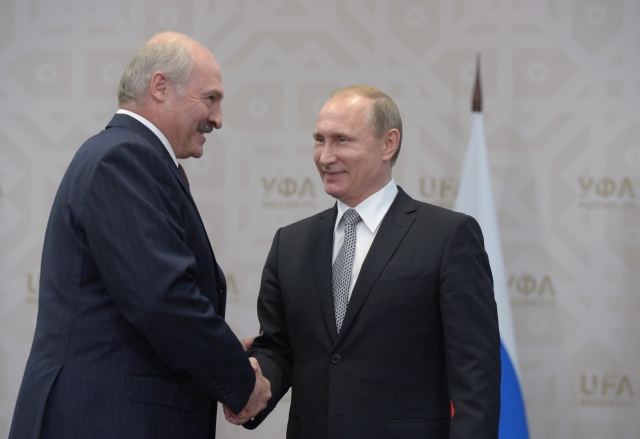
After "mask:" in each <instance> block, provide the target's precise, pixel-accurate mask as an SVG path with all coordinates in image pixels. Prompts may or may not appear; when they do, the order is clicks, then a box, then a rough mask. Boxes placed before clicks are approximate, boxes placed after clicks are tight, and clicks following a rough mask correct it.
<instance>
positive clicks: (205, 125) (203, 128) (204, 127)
mask: <svg viewBox="0 0 640 439" xmlns="http://www.w3.org/2000/svg"><path fill="white" fill-rule="evenodd" d="M213 128H214V126H213V124H212V123H210V122H202V123H201V124H200V125H198V131H200V132H201V133H202V134H208V133H210V132H211V131H213Z"/></svg>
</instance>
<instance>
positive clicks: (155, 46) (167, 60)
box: [118, 32, 197, 105]
mask: <svg viewBox="0 0 640 439" xmlns="http://www.w3.org/2000/svg"><path fill="white" fill-rule="evenodd" d="M195 44H197V42H196V41H195V40H193V39H191V38H189V37H188V36H186V35H183V34H179V33H177V32H165V33H161V34H157V35H156V36H154V37H153V38H151V39H150V40H149V41H147V42H146V43H145V44H144V45H143V46H142V47H141V48H139V49H138V50H137V51H136V53H134V54H133V56H132V57H131V58H130V59H129V61H128V62H127V65H126V66H125V67H124V70H123V72H122V76H121V77H120V85H119V86H118V104H120V105H122V104H124V103H135V104H140V103H142V101H143V100H144V97H145V95H146V93H147V91H148V88H149V84H150V82H151V77H152V76H153V74H154V73H156V72H163V73H164V74H165V75H167V78H168V79H169V82H170V83H171V84H172V85H173V86H174V87H175V88H176V92H177V93H178V94H179V95H181V94H182V93H184V86H185V85H186V84H187V83H188V82H189V80H190V79H191V71H192V70H193V58H192V56H191V48H192V47H193V46H194V45H195Z"/></svg>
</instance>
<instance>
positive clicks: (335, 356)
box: [331, 354, 342, 364]
mask: <svg viewBox="0 0 640 439" xmlns="http://www.w3.org/2000/svg"><path fill="white" fill-rule="evenodd" d="M340 360H342V357H341V356H340V355H339V354H333V355H332V356H331V362H332V363H333V364H338V363H340Z"/></svg>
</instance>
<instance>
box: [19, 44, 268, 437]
mask: <svg viewBox="0 0 640 439" xmlns="http://www.w3.org/2000/svg"><path fill="white" fill-rule="evenodd" d="M223 96H224V91H223V88H222V76H221V72H220V67H219V66H218V64H217V62H216V60H215V58H214V57H213V55H212V54H211V53H210V52H209V51H208V50H206V49H205V48H204V47H203V46H201V45H200V44H198V43H197V42H196V41H194V40H192V39H190V38H188V37H186V36H184V35H181V34H176V33H164V34H159V35H156V36H155V37H154V38H152V39H151V40H149V41H148V42H147V43H146V44H145V45H144V46H143V47H142V48H140V49H139V50H138V51H137V52H136V53H135V54H134V56H133V57H132V58H131V60H130V61H129V63H128V64H127V66H126V67H125V70H124V72H123V74H122V78H121V81H120V87H119V90H118V100H119V104H120V110H119V111H118V113H117V114H116V115H115V116H114V117H113V119H112V120H111V122H110V123H109V125H108V126H107V128H106V130H104V131H102V132H101V133H99V134H98V135H96V136H94V137H92V138H91V139H89V140H88V141H87V142H86V143H85V144H84V145H83V146H82V147H81V148H80V149H79V150H78V152H77V153H76V155H75V157H74V158H73V160H72V162H71V164H70V165H69V168H68V170H67V172H66V173H65V176H64V178H63V179H62V182H61V184H60V187H59V189H58V193H57V195H56V198H55V201H54V204H53V207H52V210H51V215H50V217H49V222H48V225H47V231H46V235H45V242H44V249H43V254H42V267H41V278H40V302H39V311H38V321H37V326H36V332H35V337H34V341H33V346H32V349H31V354H30V356H29V360H28V362H27V366H26V370H25V373H24V378H23V381H22V386H21V388H20V393H19V395H18V401H17V404H16V408H15V412H14V417H13V423H12V426H11V432H10V435H9V437H10V438H12V439H35V438H64V439H72V438H80V439H86V438H136V439H140V438H149V439H151V438H154V439H158V438H171V439H176V438H202V439H204V438H213V437H215V418H216V407H217V401H220V402H222V403H223V404H224V405H225V407H227V409H228V410H230V411H231V412H233V413H235V414H237V416H238V417H239V418H241V419H245V420H246V419H249V418H250V417H252V416H254V415H255V414H256V413H258V412H259V411H260V410H262V408H264V407H265V405H266V401H267V400H268V399H269V398H270V396H271V394H270V384H269V382H268V381H267V380H266V379H265V378H264V377H263V376H262V374H261V372H260V368H259V367H258V365H257V362H255V360H252V361H253V364H252V363H251V362H250V361H249V360H248V359H247V357H246V355H245V353H244V351H243V348H242V346H241V344H240V343H239V341H238V339H237V338H236V336H235V335H234V334H233V332H232V331H231V329H230V328H229V326H228V325H227V324H226V323H225V322H224V308H225V298H226V283H225V278H224V275H223V273H222V271H221V270H220V267H219V266H218V264H217V263H216V260H215V256H214V254H213V251H212V249H211V247H210V245H209V240H208V238H207V234H206V231H205V228H204V226H203V223H202V221H201V219H200V216H199V214H198V210H197V209H196V206H195V204H194V201H193V198H192V197H191V194H190V191H189V184H188V180H187V178H186V175H185V174H184V171H183V169H182V167H181V166H179V165H178V162H177V160H176V158H181V159H184V158H188V157H200V156H201V155H202V153H203V144H204V142H205V137H204V134H206V133H209V132H211V131H212V130H213V129H214V128H216V129H217V128H220V127H221V126H222V113H221V107H220V101H221V100H222V98H223Z"/></svg>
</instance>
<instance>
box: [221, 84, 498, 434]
mask: <svg viewBox="0 0 640 439" xmlns="http://www.w3.org/2000/svg"><path fill="white" fill-rule="evenodd" d="M401 137H402V122H401V120H400V114H399V112H398V109H397V107H396V105H395V104H394V103H393V101H392V100H391V99H390V98H389V97H388V96H387V95H386V94H384V93H383V92H381V91H380V90H377V89H375V88H373V87H368V86H352V87H348V88H346V89H342V90H338V91H337V92H334V94H333V95H332V98H331V99H330V100H329V101H328V102H327V103H326V104H325V105H324V107H323V108H322V110H321V111H320V114H319V116H318V122H317V125H316V131H315V133H314V138H315V152H314V161H315V163H316V166H317V168H318V171H319V173H320V176H321V178H322V181H323V183H324V188H325V191H326V192H327V193H328V194H329V195H331V196H333V197H334V198H336V199H337V200H338V201H337V203H336V205H335V206H334V207H333V208H331V209H329V210H326V211H324V212H321V213H319V214H317V215H314V216H312V217H310V218H307V219H304V220H302V221H299V222H297V223H294V224H291V225H289V226H287V227H283V228H281V229H280V230H278V232H277V233H276V235H275V238H274V240H273V245H272V247H271V251H270V252H269V256H268V258H267V261H266V265H265V268H264V271H263V274H262V284H261V288H260V293H259V298H258V317H259V320H260V325H261V328H262V330H263V334H262V335H261V336H259V337H257V338H256V339H255V341H254V343H253V348H252V349H251V350H250V351H249V354H250V355H253V356H254V357H255V358H256V359H257V360H258V362H259V363H260V366H261V368H262V371H263V373H264V375H265V376H266V377H267V378H268V379H269V381H270V382H271V390H272V393H273V397H272V399H271V400H270V401H269V403H268V404H267V408H266V409H265V410H264V411H263V412H262V413H260V414H259V415H258V416H257V417H256V418H255V419H254V420H253V421H250V422H248V423H245V424H244V425H245V426H246V427H248V428H255V427H256V426H257V425H258V424H259V423H260V422H261V421H262V420H263V419H264V418H265V417H266V416H267V415H268V413H269V412H270V411H271V410H273V408H274V406H275V404H276V403H277V402H278V401H279V400H280V398H281V397H282V396H283V395H284V394H285V393H286V392H287V390H288V389H289V387H291V388H292V398H291V408H290V412H289V422H288V425H287V438H289V439H294V438H304V439H316V438H317V439H320V438H322V439H326V438H331V439H343V438H366V439H376V438H380V439H382V438H398V439H400V438H401V439H411V438H430V439H444V438H457V439H469V438H497V435H498V418H499V412H500V340H499V334H498V318H497V311H496V304H495V301H494V297H493V283H492V278H491V270H490V267H489V261H488V259H487V255H486V253H485V251H484V248H483V238H482V233H481V231H480V227H479V226H478V224H477V222H476V221H475V220H474V219H473V218H471V217H469V216H466V215H463V214H460V213H456V212H452V211H449V210H446V209H442V208H439V207H436V206H432V205H429V204H425V203H421V202H418V201H415V200H413V199H412V198H411V197H409V196H408V195H407V194H406V193H405V192H404V191H403V190H402V189H401V188H398V187H397V186H396V185H395V183H394V180H393V179H392V175H391V169H392V166H393V164H394V163H395V160H396V158H397V156H398V153H399V150H400V141H401ZM453 406H454V407H455V415H454V416H453V417H452V407H453ZM225 414H226V417H227V419H228V420H229V421H231V422H234V423H236V424H240V423H242V421H243V420H239V419H237V418H236V417H234V416H233V415H232V414H231V413H229V412H225Z"/></svg>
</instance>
